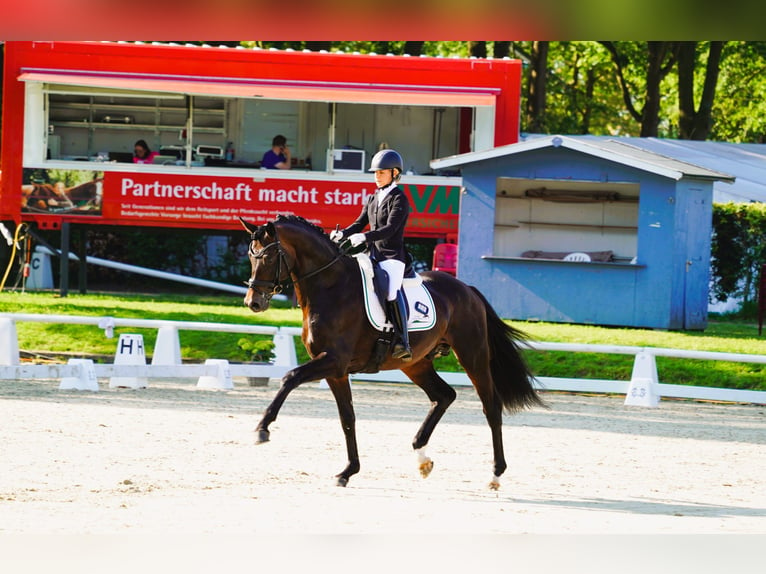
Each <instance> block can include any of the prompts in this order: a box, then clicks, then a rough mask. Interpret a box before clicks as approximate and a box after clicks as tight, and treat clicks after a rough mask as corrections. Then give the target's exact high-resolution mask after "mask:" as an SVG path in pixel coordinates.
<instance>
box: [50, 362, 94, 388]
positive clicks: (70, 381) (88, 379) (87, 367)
mask: <svg viewBox="0 0 766 574" xmlns="http://www.w3.org/2000/svg"><path fill="white" fill-rule="evenodd" d="M67 364H68V365H75V366H77V374H76V375H74V376H71V377H61V382H60V383H59V390H60V391H65V390H70V389H71V390H76V391H98V378H97V377H96V368H95V366H94V364H93V360H92V359H69V361H67Z"/></svg>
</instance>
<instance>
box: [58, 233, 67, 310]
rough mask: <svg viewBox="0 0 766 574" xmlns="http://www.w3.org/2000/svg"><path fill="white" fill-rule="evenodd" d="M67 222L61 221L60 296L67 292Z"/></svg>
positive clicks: (64, 295)
mask: <svg viewBox="0 0 766 574" xmlns="http://www.w3.org/2000/svg"><path fill="white" fill-rule="evenodd" d="M69 232H70V229H69V222H68V221H64V222H62V223H61V267H60V269H61V277H60V278H59V293H60V295H61V297H66V296H67V295H68V294H69Z"/></svg>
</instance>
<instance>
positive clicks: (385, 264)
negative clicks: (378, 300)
mask: <svg viewBox="0 0 766 574" xmlns="http://www.w3.org/2000/svg"><path fill="white" fill-rule="evenodd" d="M380 266H381V267H382V268H383V269H384V270H385V272H386V273H388V296H387V297H386V300H387V301H393V300H394V299H396V292H397V291H398V290H399V288H400V287H401V286H402V279H404V263H402V262H401V261H399V260H398V259H384V260H383V261H381V262H380Z"/></svg>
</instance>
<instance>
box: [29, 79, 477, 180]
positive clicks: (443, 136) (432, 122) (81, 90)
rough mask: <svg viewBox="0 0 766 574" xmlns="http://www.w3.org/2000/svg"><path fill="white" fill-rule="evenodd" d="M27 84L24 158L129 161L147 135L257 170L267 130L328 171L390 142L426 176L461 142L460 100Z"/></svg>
mask: <svg viewBox="0 0 766 574" xmlns="http://www.w3.org/2000/svg"><path fill="white" fill-rule="evenodd" d="M26 85H27V111H28V116H29V118H30V119H29V120H28V121H27V126H26V135H27V137H26V138H25V141H26V142H27V144H25V163H26V164H39V163H40V162H43V163H45V162H47V161H85V160H89V161H106V162H115V161H116V162H131V161H132V151H133V147H134V144H135V142H136V141H138V140H139V139H143V140H145V141H146V142H147V143H148V144H149V147H150V148H151V149H152V150H153V151H157V152H159V153H161V154H163V155H173V156H176V157H177V158H178V163H179V164H185V165H191V166H197V165H207V166H214V167H217V166H223V167H252V168H258V167H260V160H261V157H262V156H263V154H264V153H265V152H266V151H267V150H268V149H270V147H271V140H272V138H273V137H274V136H275V135H277V134H282V135H284V136H286V137H287V141H288V145H289V146H290V149H291V151H292V157H293V167H294V168H295V169H313V170H318V171H329V172H332V171H333V165H334V159H335V157H336V156H337V154H338V153H342V150H353V151H352V153H354V152H356V153H357V154H358V155H359V156H363V157H364V158H365V162H367V164H369V159H370V158H371V157H372V156H373V155H374V154H375V153H376V152H377V151H378V150H379V149H381V148H382V147H391V148H394V149H396V150H397V151H399V152H400V153H401V154H402V156H403V157H404V158H405V162H406V165H405V166H404V167H405V170H407V171H411V172H412V173H413V174H421V175H428V174H432V173H433V172H432V171H431V169H430V167H429V162H430V161H431V160H432V159H433V158H434V157H440V156H447V155H454V154H456V153H458V151H459V145H460V144H459V140H460V121H461V109H463V108H462V107H457V106H456V107H444V106H439V107H437V106H430V105H404V104H391V105H389V104H384V103H353V102H329V103H328V102H315V101H308V100H306V101H299V100H287V99H273V100H270V99H264V98H242V97H228V96H215V95H188V94H183V93H171V92H147V91H140V90H136V91H129V90H125V89H118V88H106V87H104V88H102V87H94V86H74V85H68V84H51V83H45V82H36V81H27V83H26ZM309 95H310V94H309V93H307V96H309ZM40 132H42V135H43V137H42V138H41V137H39V135H38V134H39V133H40ZM483 137H488V136H486V134H485V136H483ZM38 142H40V143H38ZM201 146H202V147H205V148H217V149H220V150H222V152H223V153H222V154H221V156H222V157H221V158H220V161H217V158H214V157H212V156H211V155H210V154H207V155H205V156H204V157H203V156H201V155H200V154H197V153H195V150H197V149H199V148H200V147H201ZM226 152H228V153H226ZM213 155H216V154H213ZM366 167H367V166H366V165H365V167H364V169H363V170H361V171H366Z"/></svg>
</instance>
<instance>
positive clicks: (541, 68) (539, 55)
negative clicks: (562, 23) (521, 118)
mask: <svg viewBox="0 0 766 574" xmlns="http://www.w3.org/2000/svg"><path fill="white" fill-rule="evenodd" d="M548 46H549V43H548V42H547V41H542V42H533V43H532V50H531V54H530V66H529V82H528V84H527V113H526V116H527V117H526V124H527V131H528V132H532V133H543V132H544V131H545V94H546V82H547V79H548V73H547V71H548Z"/></svg>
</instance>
